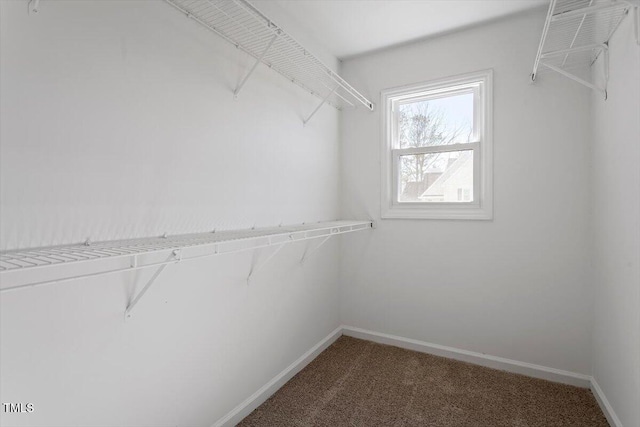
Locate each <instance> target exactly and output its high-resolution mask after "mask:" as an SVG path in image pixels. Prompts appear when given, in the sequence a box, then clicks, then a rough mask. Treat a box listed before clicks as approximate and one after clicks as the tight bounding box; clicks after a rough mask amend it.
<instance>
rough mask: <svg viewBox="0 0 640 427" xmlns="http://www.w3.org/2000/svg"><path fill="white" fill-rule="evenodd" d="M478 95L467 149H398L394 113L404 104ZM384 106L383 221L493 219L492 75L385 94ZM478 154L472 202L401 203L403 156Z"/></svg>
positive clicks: (464, 77) (451, 79) (466, 76)
mask: <svg viewBox="0 0 640 427" xmlns="http://www.w3.org/2000/svg"><path fill="white" fill-rule="evenodd" d="M462 93H473V94H474V106H473V111H474V118H473V120H474V124H473V132H472V136H471V141H470V142H469V143H463V144H451V145H437V146H428V147H418V148H413V147H412V148H399V147H397V146H395V144H396V143H397V139H398V138H397V135H396V134H397V129H396V127H397V126H396V123H397V117H396V112H397V108H395V107H396V106H397V105H398V104H402V103H403V102H405V103H406V102H409V101H411V102H415V101H417V100H420V99H421V98H424V99H435V98H441V97H446V96H452V95H456V94H462ZM380 105H381V106H382V135H381V136H382V137H381V138H380V139H381V141H382V144H381V145H382V153H381V160H382V196H381V202H382V212H381V216H382V218H383V219H387V218H388V219H394V218H398V219H403V218H405V219H470V220H473V219H475V220H491V219H493V129H492V124H493V114H492V113H493V70H484V71H479V72H475V73H470V74H464V75H459V76H455V77H448V78H444V79H439V80H435V81H430V82H427V83H420V84H414V85H409V86H403V87H399V88H392V89H387V90H383V91H382V94H381V102H380ZM461 150H472V151H473V174H474V177H473V201H471V202H454V203H444V202H399V201H398V193H399V188H400V178H399V162H400V156H402V155H407V154H428V153H442V152H450V151H461Z"/></svg>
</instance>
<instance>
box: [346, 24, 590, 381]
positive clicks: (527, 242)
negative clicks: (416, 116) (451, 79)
mask: <svg viewBox="0 0 640 427" xmlns="http://www.w3.org/2000/svg"><path fill="white" fill-rule="evenodd" d="M543 24H544V11H535V12H531V13H526V14H524V15H520V16H517V17H513V18H509V19H505V20H501V21H497V22H494V23H491V24H487V25H484V26H481V27H476V28H472V29H468V30H465V31H461V32H458V33H455V34H450V35H446V36H443V37H439V38H434V39H431V40H427V41H424V42H420V43H416V44H411V45H407V46H401V47H398V48H395V49H390V50H386V51H382V52H379V53H375V54H371V55H366V56H363V57H359V58H355V59H352V60H347V61H344V63H343V67H342V71H343V74H344V76H345V78H346V79H347V80H349V81H351V82H352V84H353V85H354V86H356V87H358V88H360V89H361V90H362V91H363V92H364V93H367V94H370V95H371V96H374V97H379V94H380V91H381V90H383V89H386V88H392V87H397V86H402V85H407V84H411V83H419V82H425V81H429V80H432V79H439V78H442V77H447V76H452V75H457V74H463V73H468V72H473V71H478V70H484V69H489V68H493V70H494V106H495V108H494V135H495V139H494V151H495V156H494V165H495V168H494V182H495V186H494V197H495V205H494V207H495V209H494V211H495V215H494V220H493V221H442V220H391V219H388V220H380V176H381V174H380V134H381V128H380V111H379V110H378V111H376V112H375V113H373V114H370V115H362V114H358V113H356V112H346V113H345V114H344V119H343V130H342V139H343V141H342V173H343V182H342V186H343V215H346V216H354V217H366V216H371V217H372V218H374V219H376V220H377V221H378V224H377V226H378V227H377V229H376V230H375V232H374V233H371V234H369V235H360V236H353V237H354V238H353V239H348V240H344V241H343V242H342V245H343V246H342V248H343V251H342V253H343V257H342V267H341V280H342V294H341V295H342V309H341V313H342V321H343V323H344V324H346V325H350V326H354V327H360V328H364V329H369V330H373V331H377V332H383V333H388V334H393V335H398V336H402V337H407V338H411V339H417V340H421V341H426V342H430V343H435V344H440V345H446V346H450V347H455V348H459V349H465V350H471V351H475V352H480V353H486V354H490V355H494V356H500V357H505V358H509V359H515V360H519V361H523V362H529V363H534V364H538V365H543V366H547V367H552V368H558V369H564V370H568V371H573V372H577V373H583V374H584V373H589V350H590V307H591V289H590V286H589V280H590V275H589V250H588V248H589V243H590V237H589V229H588V219H587V217H588V215H587V211H588V209H589V191H590V189H589V187H588V185H587V184H586V183H587V182H588V163H589V162H588V157H589V138H590V127H589V123H588V119H589V102H590V93H589V91H588V90H587V89H585V88H583V87H582V86H580V85H578V84H575V83H573V82H571V81H569V80H567V79H565V78H563V77H562V76H558V75H552V74H549V75H541V76H540V78H539V81H538V82H537V83H536V84H534V85H532V84H530V82H529V74H530V73H531V68H532V66H533V60H534V58H535V54H536V50H537V47H538V42H539V37H540V33H541V31H542V26H543Z"/></svg>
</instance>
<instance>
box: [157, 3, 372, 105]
mask: <svg viewBox="0 0 640 427" xmlns="http://www.w3.org/2000/svg"><path fill="white" fill-rule="evenodd" d="M166 1H167V3H169V4H170V5H172V6H173V7H175V8H176V9H178V10H179V11H181V12H183V13H184V14H186V15H187V16H188V17H189V18H192V19H193V20H195V21H196V22H198V23H199V24H201V25H203V26H204V27H206V28H207V29H209V30H211V31H213V32H214V33H216V34H218V35H220V36H222V37H223V38H224V39H226V40H227V41H229V42H230V43H232V44H233V45H235V46H236V47H237V48H239V49H242V50H243V51H245V52H246V53H248V54H249V55H251V56H252V57H253V58H255V59H256V60H257V61H259V62H262V63H264V64H265V65H267V66H268V67H270V68H272V69H273V70H275V71H277V72H278V73H280V74H282V75H283V76H284V77H285V78H287V79H288V80H290V81H291V82H293V83H295V84H297V85H298V86H300V87H302V88H303V89H305V90H306V91H308V92H310V93H311V94H313V95H315V96H317V97H318V98H320V99H322V100H323V102H326V103H328V104H330V105H332V106H334V107H335V108H337V109H342V108H344V107H355V106H356V105H357V104H361V105H364V106H365V107H366V108H368V109H369V110H373V107H374V106H373V103H372V102H371V101H369V100H368V99H367V98H365V97H364V96H363V95H362V94H360V93H359V92H358V91H357V90H355V89H354V88H353V87H352V86H351V85H349V83H347V82H346V81H345V80H344V79H343V78H341V77H340V76H339V75H338V74H336V73H335V72H334V71H333V70H331V69H330V68H329V67H327V66H326V65H325V64H323V63H322V62H321V61H320V60H319V59H318V58H316V57H315V56H314V55H312V54H311V53H310V52H309V51H308V50H307V49H305V48H304V47H303V46H302V45H301V44H300V43H298V42H297V41H296V40H295V39H293V37H291V36H290V35H289V34H287V33H286V32H285V31H284V30H283V29H282V28H280V27H278V26H277V25H276V24H274V23H273V21H271V20H270V19H269V18H268V17H266V16H265V15H264V14H262V13H261V12H260V11H259V10H258V9H256V8H255V7H254V6H253V5H251V4H250V3H249V2H248V1H246V0H166Z"/></svg>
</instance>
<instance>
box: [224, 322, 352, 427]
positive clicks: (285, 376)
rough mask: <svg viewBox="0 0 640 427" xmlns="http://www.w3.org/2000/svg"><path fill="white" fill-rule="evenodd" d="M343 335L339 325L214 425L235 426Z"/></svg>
mask: <svg viewBox="0 0 640 427" xmlns="http://www.w3.org/2000/svg"><path fill="white" fill-rule="evenodd" d="M340 336H342V327H338V328H337V329H336V330H334V331H333V332H331V333H330V334H329V335H327V337H325V338H324V339H323V340H322V341H320V342H319V343H318V344H316V345H315V346H313V347H312V348H311V349H310V350H309V351H307V352H306V353H305V354H303V355H302V356H300V358H299V359H298V360H296V361H295V362H293V363H292V364H291V365H289V366H287V367H286V368H285V369H284V370H283V371H282V372H280V373H279V374H278V375H276V376H275V377H274V378H273V379H272V380H271V381H269V382H268V383H267V384H265V385H264V386H262V387H261V388H260V389H259V390H258V391H256V392H255V393H253V394H252V395H251V396H249V398H247V399H246V400H245V401H244V402H242V403H241V404H239V405H238V406H236V407H235V408H234V409H233V410H232V411H231V412H229V413H228V414H227V415H225V416H224V417H222V418H220V419H219V420H218V421H216V422H215V423H214V424H213V425H212V427H227V426H235V425H236V424H238V423H239V422H240V421H242V419H243V418H244V417H246V416H247V415H249V414H250V413H251V412H253V410H254V409H256V408H257V407H258V406H260V405H262V404H263V403H264V402H265V401H266V400H267V399H268V398H269V397H271V395H272V394H273V393H275V392H276V391H278V390H279V389H280V387H282V386H283V385H285V384H286V382H287V381H289V380H290V379H291V378H293V377H294V376H295V375H296V374H297V373H298V372H300V371H301V370H302V369H303V368H304V367H305V366H307V365H308V364H309V363H310V362H311V361H312V360H313V359H315V358H316V357H318V355H319V354H320V353H322V352H323V351H324V350H325V349H326V348H327V347H329V346H330V345H331V344H333V343H334V342H335V341H336V340H337V339H338V338H340Z"/></svg>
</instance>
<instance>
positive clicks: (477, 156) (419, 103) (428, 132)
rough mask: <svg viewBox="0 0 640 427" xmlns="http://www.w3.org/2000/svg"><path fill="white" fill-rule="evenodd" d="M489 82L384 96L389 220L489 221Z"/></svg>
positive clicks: (466, 80) (487, 77) (478, 77)
mask: <svg viewBox="0 0 640 427" xmlns="http://www.w3.org/2000/svg"><path fill="white" fill-rule="evenodd" d="M491 77H492V76H491V71H486V72H482V73H477V74H474V75H469V76H461V77H457V78H452V79H445V80H442V81H439V82H432V83H426V84H422V85H416V86H413V87H406V88H399V89H391V90H388V91H384V92H383V94H382V105H383V107H384V108H385V110H384V111H383V117H384V121H383V125H384V133H383V137H384V138H385V141H383V150H384V151H383V156H382V158H383V161H384V165H385V167H384V168H383V195H382V196H383V200H382V203H383V205H382V207H383V212H382V217H383V218H444V219H447V218H455V219H458V218H460V219H463V218H469V219H490V218H491V216H492V197H491V196H492V195H491V173H490V172H491V140H490V135H491V132H490V131H491V128H490V124H491V122H490V120H489V118H490V114H491V110H490V106H491Z"/></svg>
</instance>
